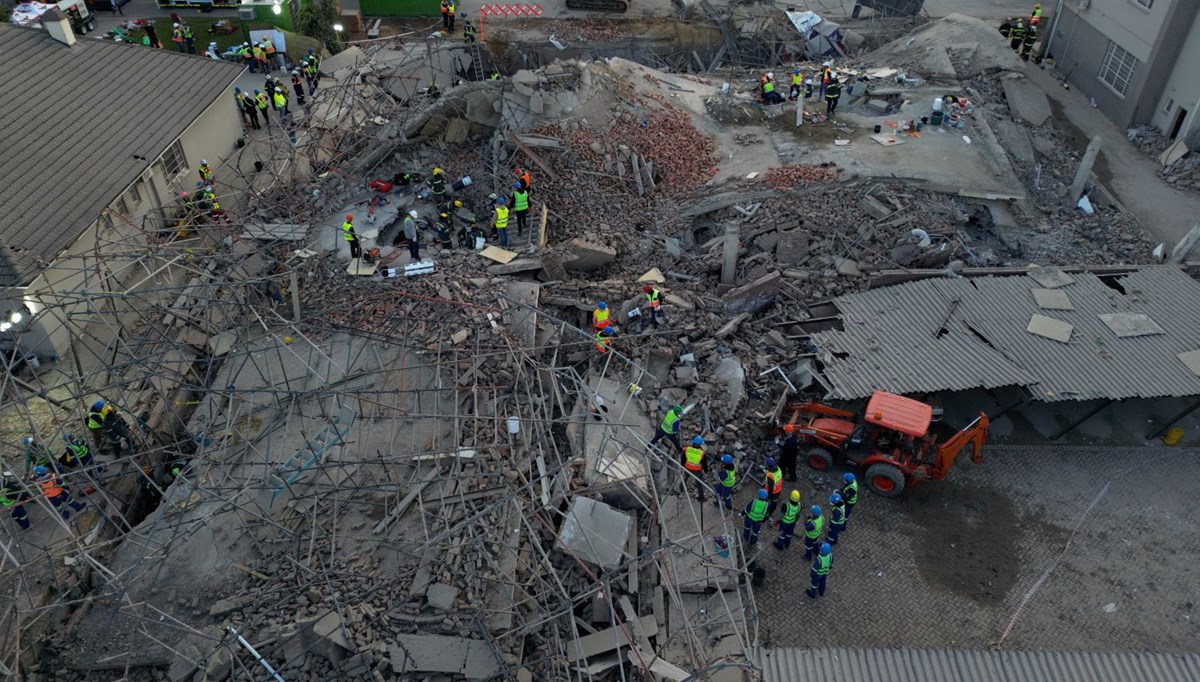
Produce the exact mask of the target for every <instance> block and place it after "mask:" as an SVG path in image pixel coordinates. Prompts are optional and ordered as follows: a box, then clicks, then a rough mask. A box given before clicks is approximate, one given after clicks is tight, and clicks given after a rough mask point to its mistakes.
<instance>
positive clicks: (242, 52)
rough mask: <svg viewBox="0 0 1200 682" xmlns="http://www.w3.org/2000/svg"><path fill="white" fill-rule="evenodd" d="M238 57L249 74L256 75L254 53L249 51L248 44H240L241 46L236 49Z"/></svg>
mask: <svg viewBox="0 0 1200 682" xmlns="http://www.w3.org/2000/svg"><path fill="white" fill-rule="evenodd" d="M238 56H239V57H241V58H242V61H243V62H244V63H245V64H246V68H247V69H250V73H258V71H257V70H255V65H256V64H257V62H256V61H255V60H254V53H253V52H251V51H250V43H242V46H241V47H239V48H238Z"/></svg>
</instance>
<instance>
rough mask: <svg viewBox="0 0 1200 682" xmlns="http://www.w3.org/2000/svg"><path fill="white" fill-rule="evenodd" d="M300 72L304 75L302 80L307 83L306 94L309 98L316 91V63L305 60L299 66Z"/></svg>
mask: <svg viewBox="0 0 1200 682" xmlns="http://www.w3.org/2000/svg"><path fill="white" fill-rule="evenodd" d="M300 70H301V71H302V72H303V73H304V80H305V82H307V83H308V94H309V96H310V97H311V96H312V94H313V93H314V92H316V91H317V63H316V62H314V61H313V60H311V59H307V58H306V59H305V60H304V61H303V62H302V63H301V64H300Z"/></svg>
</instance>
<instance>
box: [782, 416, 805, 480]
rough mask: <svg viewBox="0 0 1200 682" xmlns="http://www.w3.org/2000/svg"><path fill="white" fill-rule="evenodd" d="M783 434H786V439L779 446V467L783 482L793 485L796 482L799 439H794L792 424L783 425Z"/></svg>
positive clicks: (794, 430) (794, 431)
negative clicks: (781, 471)
mask: <svg viewBox="0 0 1200 682" xmlns="http://www.w3.org/2000/svg"><path fill="white" fill-rule="evenodd" d="M783 432H784V433H786V434H787V437H785V438H784V439H783V443H781V444H780V445H779V465H780V467H782V468H783V477H784V480H787V481H788V482H791V483H794V482H795V481H796V460H797V459H798V458H799V456H800V439H799V438H797V437H796V426H795V425H794V424H784V425H783Z"/></svg>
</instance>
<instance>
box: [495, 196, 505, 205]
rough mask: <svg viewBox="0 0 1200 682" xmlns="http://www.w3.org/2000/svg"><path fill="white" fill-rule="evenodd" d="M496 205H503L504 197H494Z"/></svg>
mask: <svg viewBox="0 0 1200 682" xmlns="http://www.w3.org/2000/svg"><path fill="white" fill-rule="evenodd" d="M496 205H497V206H503V205H504V197H496Z"/></svg>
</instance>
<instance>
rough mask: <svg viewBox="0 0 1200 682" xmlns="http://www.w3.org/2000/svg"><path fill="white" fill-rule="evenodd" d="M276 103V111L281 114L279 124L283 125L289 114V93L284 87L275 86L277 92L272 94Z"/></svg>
mask: <svg viewBox="0 0 1200 682" xmlns="http://www.w3.org/2000/svg"><path fill="white" fill-rule="evenodd" d="M271 99H272V100H273V102H274V105H275V113H276V114H278V115H279V124H280V125H283V122H284V120H285V119H287V116H288V101H287V95H285V94H284V93H283V88H275V94H273V95H272V96H271Z"/></svg>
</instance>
